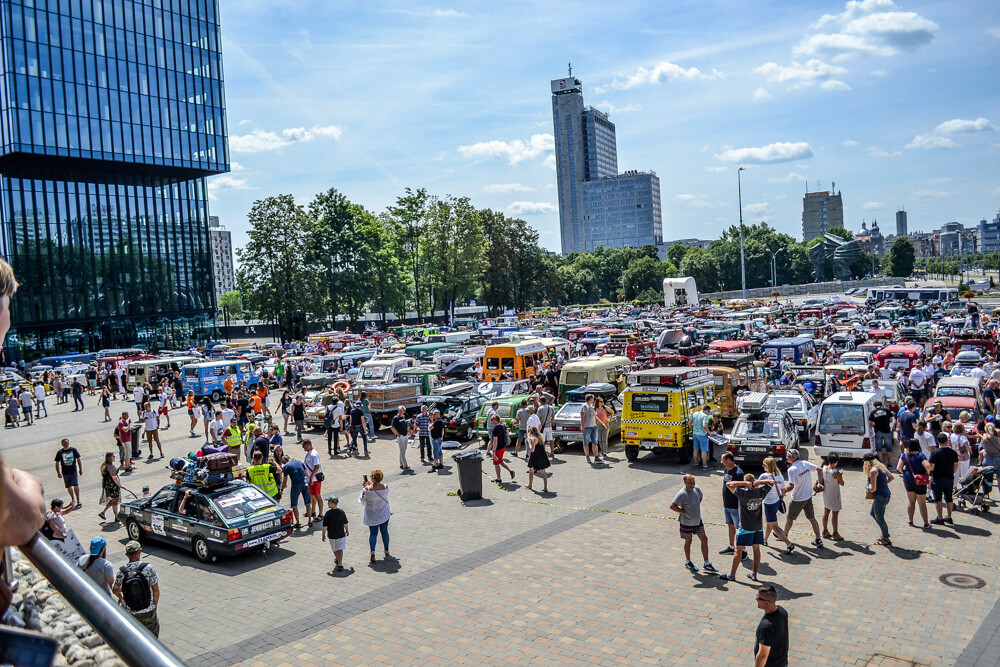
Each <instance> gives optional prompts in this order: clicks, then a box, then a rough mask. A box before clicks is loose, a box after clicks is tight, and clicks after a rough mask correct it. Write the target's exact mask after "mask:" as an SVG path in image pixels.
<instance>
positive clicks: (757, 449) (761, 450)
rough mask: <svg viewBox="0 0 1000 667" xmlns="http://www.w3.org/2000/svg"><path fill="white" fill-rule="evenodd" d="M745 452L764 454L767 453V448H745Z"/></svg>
mask: <svg viewBox="0 0 1000 667" xmlns="http://www.w3.org/2000/svg"><path fill="white" fill-rule="evenodd" d="M743 451H744V452H752V453H755V454H763V453H764V452H766V451H767V447H744V448H743Z"/></svg>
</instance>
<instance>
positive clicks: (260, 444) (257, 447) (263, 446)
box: [250, 436, 270, 461]
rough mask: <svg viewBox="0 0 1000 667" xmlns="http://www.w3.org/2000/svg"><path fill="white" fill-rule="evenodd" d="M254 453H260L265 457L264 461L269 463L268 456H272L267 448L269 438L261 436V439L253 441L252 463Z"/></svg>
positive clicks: (251, 448)
mask: <svg viewBox="0 0 1000 667" xmlns="http://www.w3.org/2000/svg"><path fill="white" fill-rule="evenodd" d="M254 452H260V453H261V455H262V456H263V457H264V461H267V457H268V454H270V452H269V451H268V446H267V438H265V437H264V436H260V437H259V438H257V439H256V440H254V441H253V445H251V447H250V460H251V461H253V453H254Z"/></svg>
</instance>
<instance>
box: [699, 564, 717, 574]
mask: <svg viewBox="0 0 1000 667" xmlns="http://www.w3.org/2000/svg"><path fill="white" fill-rule="evenodd" d="M702 569H704V570H705V572H711V573H713V574H718V573H719V571H718V570H716V569H715V566H714V565H712V564H711V563H705V565H704V567H703V568H702Z"/></svg>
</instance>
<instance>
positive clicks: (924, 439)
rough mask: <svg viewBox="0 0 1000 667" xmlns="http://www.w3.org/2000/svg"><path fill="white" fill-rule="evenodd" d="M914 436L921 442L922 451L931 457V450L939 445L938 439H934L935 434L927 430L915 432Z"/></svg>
mask: <svg viewBox="0 0 1000 667" xmlns="http://www.w3.org/2000/svg"><path fill="white" fill-rule="evenodd" d="M913 437H914V438H916V439H917V441H918V442H919V443H920V451H921V452H923V454H924V456H926V457H927V458H928V459H930V458H931V452H933V451H934V450H935V449H936V445H937V440H935V439H934V434H933V433H931V432H930V431H929V430H927V431H924V432H923V433H914V434H913Z"/></svg>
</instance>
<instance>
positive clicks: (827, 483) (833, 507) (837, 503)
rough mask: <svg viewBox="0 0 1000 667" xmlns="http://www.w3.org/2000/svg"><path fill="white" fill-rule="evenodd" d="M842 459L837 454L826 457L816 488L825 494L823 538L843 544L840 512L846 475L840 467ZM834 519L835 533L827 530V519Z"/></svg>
mask: <svg viewBox="0 0 1000 667" xmlns="http://www.w3.org/2000/svg"><path fill="white" fill-rule="evenodd" d="M839 465H840V457H839V456H837V453H836V452H830V453H829V454H827V455H826V462H825V463H823V467H822V468H821V469H820V474H819V480H818V481H817V482H816V486H817V487H819V489H818V490H817V492H819V491H821V492H822V493H823V537H824V538H826V539H829V540H833V541H834V542H842V541H843V540H844V538H843V537H842V536H841V534H840V510H841V509H842V508H843V503H842V502H841V499H840V487H842V486H843V485H844V473H843V471H842V470H841V469H840V468H839V467H838V466H839ZM831 518H832V519H833V532H832V533H831V532H830V531H829V530H827V528H826V522H827V519H831Z"/></svg>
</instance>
